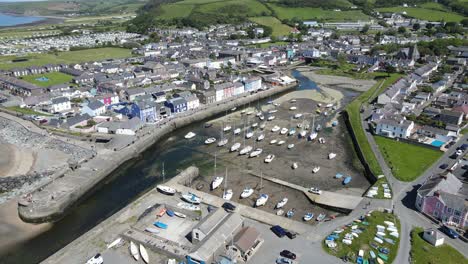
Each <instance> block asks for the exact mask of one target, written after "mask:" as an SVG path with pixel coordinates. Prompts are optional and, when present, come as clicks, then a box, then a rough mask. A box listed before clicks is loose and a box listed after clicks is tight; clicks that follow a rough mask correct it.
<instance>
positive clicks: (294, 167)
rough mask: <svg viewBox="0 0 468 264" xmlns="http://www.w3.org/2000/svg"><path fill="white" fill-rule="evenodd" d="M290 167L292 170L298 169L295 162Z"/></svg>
mask: <svg viewBox="0 0 468 264" xmlns="http://www.w3.org/2000/svg"><path fill="white" fill-rule="evenodd" d="M291 167H292V169H293V170H295V169H297V167H298V165H297V162H293V164H292V165H291Z"/></svg>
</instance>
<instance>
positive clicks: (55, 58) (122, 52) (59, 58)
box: [0, 48, 132, 70]
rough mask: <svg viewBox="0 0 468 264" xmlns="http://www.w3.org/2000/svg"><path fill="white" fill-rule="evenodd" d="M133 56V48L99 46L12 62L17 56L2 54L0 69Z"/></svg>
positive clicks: (40, 55)
mask: <svg viewBox="0 0 468 264" xmlns="http://www.w3.org/2000/svg"><path fill="white" fill-rule="evenodd" d="M128 57H132V53H131V50H129V49H122V48H97V49H87V50H78V51H66V52H58V53H57V54H50V53H47V54H31V55H28V56H24V57H21V58H27V59H28V60H27V61H21V62H12V60H13V59H17V58H20V57H16V56H1V57H0V69H3V70H9V69H12V68H24V67H29V66H33V65H36V66H42V65H46V64H49V63H51V64H60V63H65V64H70V63H81V62H89V61H100V60H105V59H117V58H128Z"/></svg>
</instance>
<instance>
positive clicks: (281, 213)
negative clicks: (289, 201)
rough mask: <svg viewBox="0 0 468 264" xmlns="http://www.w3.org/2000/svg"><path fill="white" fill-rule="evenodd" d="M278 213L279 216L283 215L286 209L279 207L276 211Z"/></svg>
mask: <svg viewBox="0 0 468 264" xmlns="http://www.w3.org/2000/svg"><path fill="white" fill-rule="evenodd" d="M276 215H277V216H282V215H284V211H283V210H282V209H279V210H278V211H276Z"/></svg>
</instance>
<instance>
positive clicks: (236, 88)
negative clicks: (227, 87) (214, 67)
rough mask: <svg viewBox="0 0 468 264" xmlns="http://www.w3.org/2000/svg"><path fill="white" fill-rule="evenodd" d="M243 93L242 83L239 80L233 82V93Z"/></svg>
mask: <svg viewBox="0 0 468 264" xmlns="http://www.w3.org/2000/svg"><path fill="white" fill-rule="evenodd" d="M242 93H244V85H243V84H242V83H240V82H235V83H234V95H239V94H242Z"/></svg>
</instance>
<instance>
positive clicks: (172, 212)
mask: <svg viewBox="0 0 468 264" xmlns="http://www.w3.org/2000/svg"><path fill="white" fill-rule="evenodd" d="M166 214H167V215H168V216H169V217H174V211H172V210H169V209H168V210H166Z"/></svg>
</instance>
